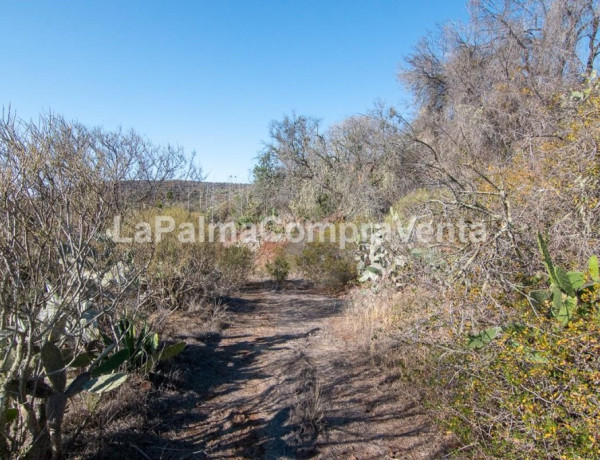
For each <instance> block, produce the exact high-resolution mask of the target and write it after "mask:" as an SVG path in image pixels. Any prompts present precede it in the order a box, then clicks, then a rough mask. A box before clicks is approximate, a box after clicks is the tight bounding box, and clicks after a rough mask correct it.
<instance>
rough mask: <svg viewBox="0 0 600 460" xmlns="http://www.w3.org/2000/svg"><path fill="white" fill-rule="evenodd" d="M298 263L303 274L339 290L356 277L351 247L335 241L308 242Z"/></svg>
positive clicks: (320, 283) (317, 282)
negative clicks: (339, 244) (342, 247)
mask: <svg viewBox="0 0 600 460" xmlns="http://www.w3.org/2000/svg"><path fill="white" fill-rule="evenodd" d="M296 263H297V265H298V268H299V270H300V272H301V273H302V275H303V276H304V277H306V278H307V279H309V280H310V281H312V282H314V283H316V284H318V285H320V286H323V287H325V288H327V289H330V290H333V291H338V290H340V289H343V288H344V287H345V286H346V285H347V284H348V283H350V282H351V281H353V280H355V279H356V276H357V272H356V262H355V260H354V255H353V252H352V250H350V249H340V248H339V247H338V246H337V245H336V244H335V243H320V242H314V243H308V244H307V245H306V247H305V248H304V250H303V251H302V254H300V256H298V258H297V260H296Z"/></svg>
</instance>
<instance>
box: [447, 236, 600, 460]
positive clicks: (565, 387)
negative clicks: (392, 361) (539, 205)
mask: <svg viewBox="0 0 600 460" xmlns="http://www.w3.org/2000/svg"><path fill="white" fill-rule="evenodd" d="M540 248H541V251H542V253H543V257H544V260H545V264H546V268H547V270H548V273H549V278H550V283H551V284H550V289H539V290H535V291H532V292H531V293H529V295H528V296H527V297H526V298H524V299H522V300H521V301H520V302H518V303H517V304H516V305H514V306H513V308H514V309H515V310H516V313H517V315H516V318H517V320H516V321H513V322H511V323H510V324H508V325H506V326H504V327H502V328H500V327H496V328H490V329H487V330H485V331H483V332H481V333H479V334H477V335H474V336H471V338H470V339H469V342H468V348H469V349H470V350H471V351H470V352H468V353H466V354H460V355H457V356H460V358H455V359H454V361H453V362H452V364H453V366H451V367H452V368H453V374H454V375H456V373H455V371H456V369H458V370H459V373H458V376H459V377H458V379H457V380H456V382H457V383H456V385H455V387H454V389H453V392H452V397H451V400H450V401H449V402H450V406H451V410H450V416H449V417H447V418H446V423H447V425H448V426H449V428H450V429H452V430H453V431H454V432H455V433H456V434H457V435H458V436H459V438H460V439H461V441H462V442H463V443H464V444H465V445H477V446H479V448H480V450H481V451H483V453H484V454H486V455H491V456H497V457H501V458H515V459H517V458H590V459H591V458H599V452H600V403H599V401H598V384H599V383H600V278H599V275H598V260H597V258H595V257H592V258H591V259H590V263H589V269H588V270H587V272H586V273H581V272H566V271H565V270H564V269H562V268H561V267H558V266H555V265H554V264H553V262H552V260H551V259H550V256H549V254H548V251H547V249H546V244H545V241H544V240H543V239H542V238H541V237H540ZM490 332H491V333H490ZM443 413H444V414H445V415H448V413H447V411H443ZM465 422H467V423H465Z"/></svg>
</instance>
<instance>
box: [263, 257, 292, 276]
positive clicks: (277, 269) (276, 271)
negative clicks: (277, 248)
mask: <svg viewBox="0 0 600 460" xmlns="http://www.w3.org/2000/svg"><path fill="white" fill-rule="evenodd" d="M265 268H266V269H267V272H268V273H269V275H270V276H271V278H272V279H273V281H275V282H276V283H278V284H281V283H282V282H284V281H285V280H286V279H287V277H288V275H289V273H290V262H289V260H288V259H287V257H286V256H285V254H284V253H283V252H278V253H277V254H276V255H275V258H274V259H273V260H272V261H270V262H267V264H266V266H265Z"/></svg>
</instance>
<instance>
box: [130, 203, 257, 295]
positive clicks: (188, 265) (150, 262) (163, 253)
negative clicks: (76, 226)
mask: <svg viewBox="0 0 600 460" xmlns="http://www.w3.org/2000/svg"><path fill="white" fill-rule="evenodd" d="M156 218H161V219H172V222H173V223H174V230H173V231H171V232H168V233H164V234H162V235H161V241H152V242H150V243H138V244H134V249H132V250H131V256H132V259H133V261H134V263H135V265H136V266H137V267H138V269H140V270H142V269H144V276H143V282H142V287H143V292H144V294H145V296H146V297H145V298H146V302H148V303H151V304H152V305H153V306H163V305H164V306H170V307H176V306H189V305H190V302H191V303H194V304H195V303H197V301H199V300H206V299H210V298H214V297H218V296H222V295H225V294H228V293H230V292H232V291H234V290H236V289H237V288H239V287H240V286H241V285H242V284H243V283H244V282H245V281H246V279H247V277H248V275H249V274H250V273H251V271H252V269H253V254H252V251H251V250H250V249H249V248H248V247H245V246H241V245H236V244H231V245H226V244H225V243H223V242H221V241H220V236H221V235H220V234H219V232H218V231H216V230H215V238H214V241H213V242H211V241H210V238H209V235H208V231H207V230H206V228H205V229H204V230H205V231H206V232H207V234H206V235H204V241H201V238H200V237H199V234H198V233H199V232H200V231H202V229H200V225H199V221H200V219H201V218H202V215H201V214H199V213H196V212H188V211H186V210H183V209H181V208H166V209H160V208H157V209H151V210H145V211H141V212H138V213H136V214H135V215H134V216H132V217H131V218H130V219H129V220H130V222H129V225H128V228H129V229H132V228H135V226H136V225H137V224H138V223H139V222H143V223H152V225H153V223H154V222H155V220H156ZM152 225H151V228H153V227H152ZM186 225H187V226H189V227H188V228H190V229H191V228H192V226H193V230H194V232H195V233H193V235H194V237H193V238H192V233H188V234H184V233H182V231H183V230H182V229H185V226H186ZM231 231H232V232H235V229H233V230H231ZM126 232H127V230H123V236H127V235H130V234H129V233H126ZM181 235H184V236H189V241H187V240H186V239H185V238H184V240H185V241H186V242H181V241H180V239H179V238H180V236H181ZM223 236H224V238H225V241H229V240H231V239H232V238H231V235H223ZM124 249H128V250H129V248H124ZM146 266H147V268H145V267H146Z"/></svg>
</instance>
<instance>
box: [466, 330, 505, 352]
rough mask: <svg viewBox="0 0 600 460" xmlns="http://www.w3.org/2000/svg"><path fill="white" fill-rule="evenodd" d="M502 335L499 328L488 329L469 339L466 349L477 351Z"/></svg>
mask: <svg viewBox="0 0 600 460" xmlns="http://www.w3.org/2000/svg"><path fill="white" fill-rule="evenodd" d="M501 333H502V328H501V327H498V326H496V327H490V328H488V329H485V330H483V331H481V332H480V333H479V334H476V335H472V336H471V337H470V338H469V343H468V345H467V346H468V348H470V349H472V350H479V349H480V348H483V347H485V346H486V345H487V344H488V343H490V342H491V341H492V340H494V339H495V338H496V337H498V336H499V335H500V334H501Z"/></svg>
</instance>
